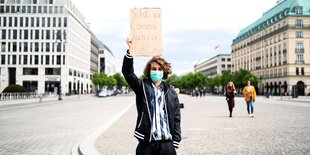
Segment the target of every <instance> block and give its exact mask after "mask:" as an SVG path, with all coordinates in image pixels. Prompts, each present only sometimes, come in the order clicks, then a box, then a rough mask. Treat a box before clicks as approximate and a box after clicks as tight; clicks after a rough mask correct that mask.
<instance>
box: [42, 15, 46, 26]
mask: <svg viewBox="0 0 310 155" xmlns="http://www.w3.org/2000/svg"><path fill="white" fill-rule="evenodd" d="M42 27H45V18H44V17H43V18H42Z"/></svg>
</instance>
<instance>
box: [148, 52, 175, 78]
mask: <svg viewBox="0 0 310 155" xmlns="http://www.w3.org/2000/svg"><path fill="white" fill-rule="evenodd" d="M153 62H156V63H157V64H158V65H159V66H160V67H161V68H162V69H163V71H164V77H163V79H164V80H166V79H167V78H168V75H169V74H171V73H172V71H171V63H168V62H167V61H166V60H165V59H164V58H162V57H160V56H154V57H153V58H152V59H151V60H149V61H148V62H147V64H146V66H145V67H144V71H143V74H144V76H145V77H147V78H148V79H150V70H151V63H153Z"/></svg>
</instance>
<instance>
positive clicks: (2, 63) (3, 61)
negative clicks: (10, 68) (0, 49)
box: [1, 55, 5, 65]
mask: <svg viewBox="0 0 310 155" xmlns="http://www.w3.org/2000/svg"><path fill="white" fill-rule="evenodd" d="M4 64H5V55H1V65H4Z"/></svg>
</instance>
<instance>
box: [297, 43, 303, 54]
mask: <svg viewBox="0 0 310 155" xmlns="http://www.w3.org/2000/svg"><path fill="white" fill-rule="evenodd" d="M295 50H296V52H304V44H303V42H296V49H295Z"/></svg>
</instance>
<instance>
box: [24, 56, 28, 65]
mask: <svg viewBox="0 0 310 155" xmlns="http://www.w3.org/2000/svg"><path fill="white" fill-rule="evenodd" d="M27 60H28V55H24V65H27V64H28V61H27Z"/></svg>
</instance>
